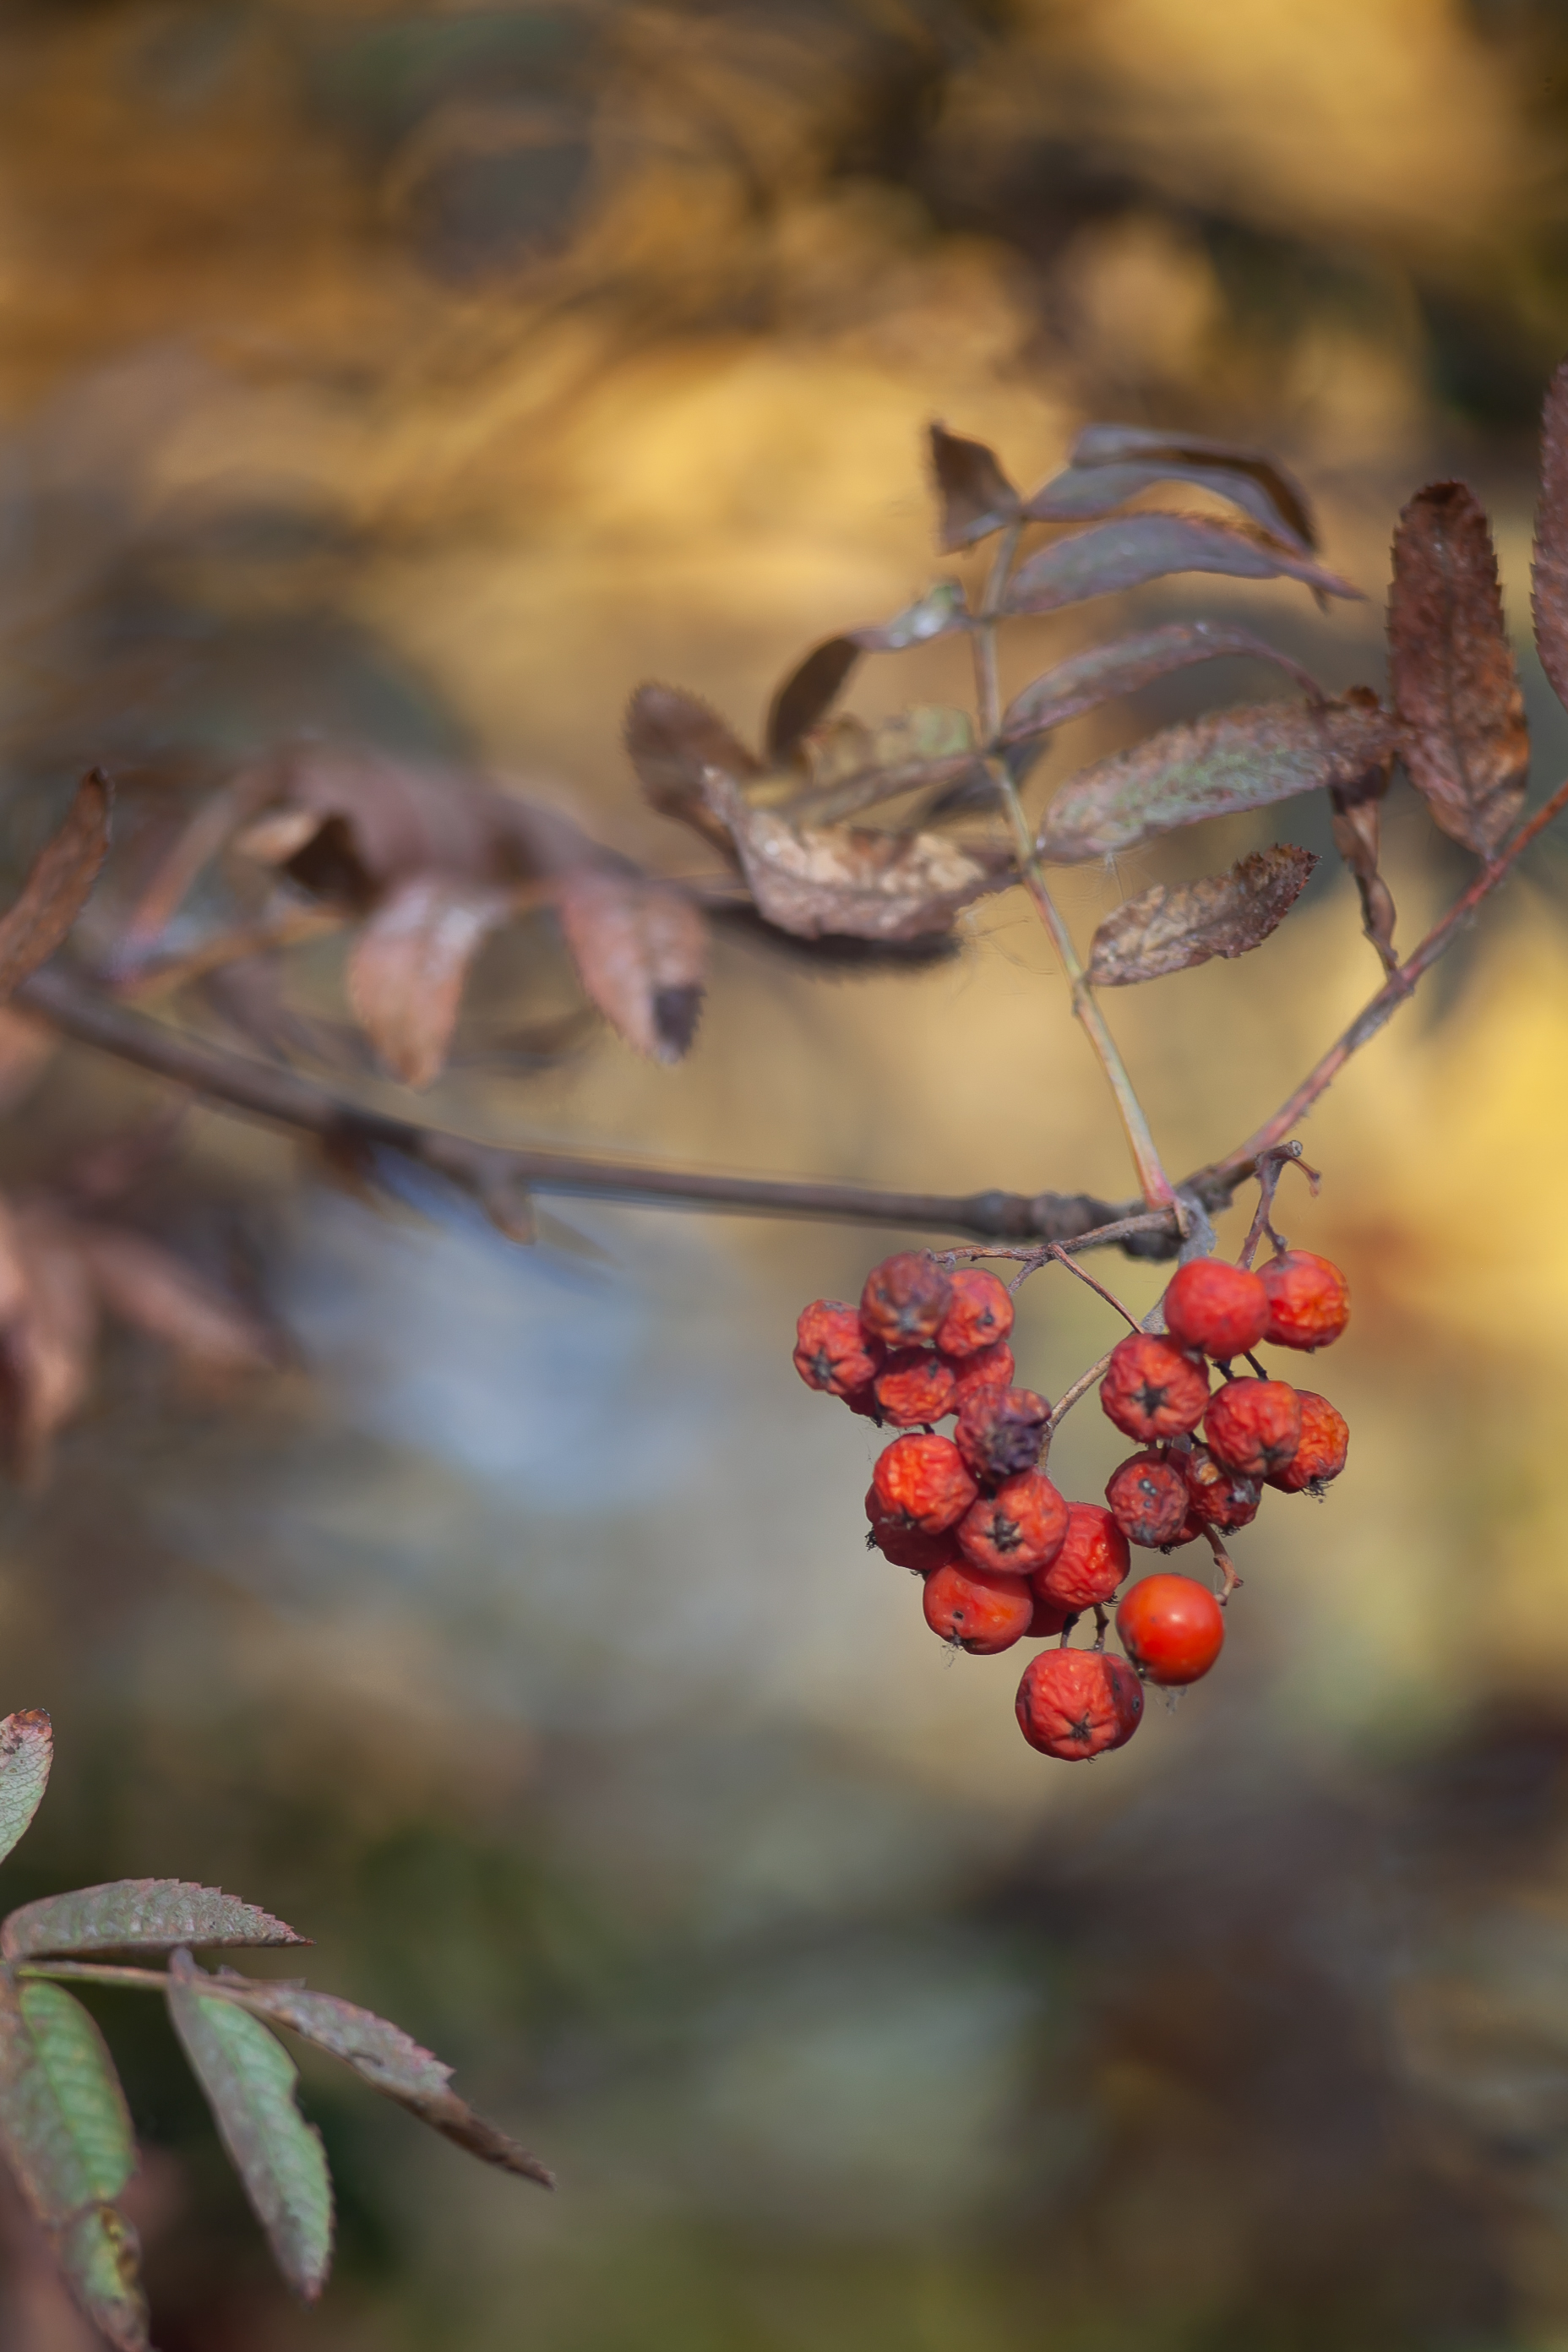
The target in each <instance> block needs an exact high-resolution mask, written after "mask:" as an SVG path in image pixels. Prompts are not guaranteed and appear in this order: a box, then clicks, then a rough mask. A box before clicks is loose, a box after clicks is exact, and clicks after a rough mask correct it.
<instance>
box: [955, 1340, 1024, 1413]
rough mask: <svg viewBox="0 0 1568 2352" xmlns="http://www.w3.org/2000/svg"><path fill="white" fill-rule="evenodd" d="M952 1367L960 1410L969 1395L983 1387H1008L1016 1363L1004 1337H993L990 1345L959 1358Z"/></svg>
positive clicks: (976, 1392) (968, 1398)
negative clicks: (956, 1383) (971, 1354)
mask: <svg viewBox="0 0 1568 2352" xmlns="http://www.w3.org/2000/svg"><path fill="white" fill-rule="evenodd" d="M952 1369H953V1371H954V1373H955V1375H956V1377H957V1381H958V1390H957V1394H958V1410H959V1412H963V1408H964V1406H965V1405H966V1404H967V1403H968V1402H969V1400H970V1398H971V1397H972V1396H974V1395H977V1394H978V1392H979V1391H980V1390H982V1389H1010V1388H1011V1387H1012V1385H1013V1374H1014V1373H1015V1371H1016V1370H1017V1366H1016V1364H1015V1363H1014V1361H1013V1350H1012V1349H1011V1348H1010V1347H1009V1346H1008V1345H1007V1342H1006V1340H1005V1339H994V1340H993V1341H992V1343H991V1345H990V1347H989V1348H982V1349H979V1350H978V1351H977V1352H976V1353H975V1354H974V1355H973V1356H961V1357H959V1358H958V1360H956V1362H955V1363H954V1365H953V1368H952Z"/></svg>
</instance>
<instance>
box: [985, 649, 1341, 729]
mask: <svg viewBox="0 0 1568 2352" xmlns="http://www.w3.org/2000/svg"><path fill="white" fill-rule="evenodd" d="M1225 654H1245V655H1247V656H1249V658H1251V659H1253V660H1255V661H1267V662H1272V663H1274V664H1275V666H1276V667H1278V668H1279V669H1282V670H1285V671H1287V672H1288V673H1289V676H1290V677H1293V678H1294V679H1295V681H1296V683H1297V685H1298V686H1301V687H1304V688H1306V690H1307V692H1308V693H1309V694H1310V695H1319V694H1321V688H1320V687H1319V685H1318V682H1317V680H1316V679H1315V678H1314V677H1312V675H1311V673H1310V671H1309V670H1304V669H1303V668H1302V667H1301V666H1300V663H1299V662H1294V661H1292V660H1291V658H1290V656H1289V654H1282V653H1280V652H1279V651H1278V649H1277V648H1276V647H1275V646H1271V645H1269V644H1268V641H1267V639H1266V638H1263V637H1258V636H1255V635H1253V633H1252V631H1251V630H1250V629H1233V628H1228V627H1223V626H1221V625H1220V624H1219V623H1218V622H1215V621H1173V622H1170V623H1169V624H1168V625H1166V626H1165V627H1163V628H1159V629H1147V630H1144V631H1143V632H1142V634H1141V635H1138V636H1135V637H1117V638H1113V639H1112V640H1111V641H1110V643H1109V644H1107V645H1098V646H1086V647H1085V649H1084V651H1083V652H1082V653H1078V654H1071V655H1069V656H1068V659H1067V660H1066V661H1064V662H1058V664H1057V666H1056V667H1055V668H1054V669H1048V670H1047V671H1045V672H1044V674H1043V675H1042V676H1041V677H1037V678H1036V679H1034V680H1033V682H1032V683H1031V684H1030V685H1028V686H1026V688H1024V690H1023V692H1022V694H1020V695H1018V696H1016V698H1015V699H1014V700H1013V701H1012V703H1010V704H1009V706H1008V708H1007V710H1006V712H1005V715H1004V717H1003V720H1002V740H1003V742H1004V743H1023V742H1026V741H1028V740H1029V739H1030V737H1031V736H1035V735H1043V734H1046V733H1047V732H1048V731H1049V730H1050V729H1051V728H1053V727H1062V726H1065V725H1066V724H1067V722H1068V719H1081V718H1082V716H1083V714H1084V712H1085V711H1087V710H1093V709H1097V708H1098V707H1099V705H1100V703H1102V702H1110V701H1113V700H1114V699H1115V698H1116V697H1117V696H1118V695H1122V694H1132V693H1135V692H1136V691H1137V689H1138V688H1140V687H1142V686H1148V685H1151V684H1152V681H1153V680H1154V679H1155V678H1157V677H1169V676H1170V674H1171V673H1172V671H1173V670H1178V669H1185V668H1187V667H1189V666H1190V665H1191V664H1192V663H1194V662H1205V661H1217V660H1218V659H1219V658H1220V656H1222V655H1225Z"/></svg>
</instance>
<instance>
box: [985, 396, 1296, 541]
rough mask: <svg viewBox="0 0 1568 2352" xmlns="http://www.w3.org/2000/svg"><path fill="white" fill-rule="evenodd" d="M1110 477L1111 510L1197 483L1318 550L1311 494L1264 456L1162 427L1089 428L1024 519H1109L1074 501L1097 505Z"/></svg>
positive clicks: (1099, 510) (1099, 509)
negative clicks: (1165, 485)
mask: <svg viewBox="0 0 1568 2352" xmlns="http://www.w3.org/2000/svg"><path fill="white" fill-rule="evenodd" d="M1105 477H1110V478H1113V479H1114V480H1115V482H1116V495H1115V497H1114V498H1112V499H1111V500H1110V503H1111V504H1112V505H1120V504H1121V500H1122V499H1128V498H1131V497H1132V496H1133V495H1134V494H1135V493H1136V492H1137V491H1139V490H1143V489H1147V488H1150V487H1151V486H1152V484H1153V483H1155V482H1191V483H1193V484H1194V486H1195V487H1196V488H1200V489H1205V490H1214V491H1216V492H1217V493H1218V494H1219V496H1220V497H1221V498H1226V499H1231V500H1232V501H1233V502H1234V503H1235V504H1236V505H1237V506H1239V507H1241V508H1242V509H1244V510H1245V511H1246V512H1247V513H1248V514H1249V515H1251V517H1252V519H1253V520H1254V521H1255V522H1259V523H1261V524H1262V525H1263V527H1264V529H1265V530H1269V531H1273V532H1275V533H1277V534H1278V536H1279V538H1281V539H1285V540H1289V541H1292V542H1293V543H1294V544H1295V545H1297V546H1298V547H1301V548H1306V549H1311V548H1315V547H1316V546H1317V544H1318V533H1317V529H1316V526H1315V524H1314V523H1313V520H1312V510H1311V507H1310V503H1309V501H1308V498H1307V493H1306V492H1305V490H1304V489H1303V488H1301V485H1300V482H1298V481H1297V480H1296V479H1295V478H1294V477H1293V476H1291V475H1290V474H1288V473H1287V472H1286V470H1285V468H1284V467H1283V466H1281V465H1280V464H1279V461H1278V459H1276V458H1273V457H1269V456H1268V452H1267V451H1266V450H1262V449H1246V448H1241V447H1238V446H1237V445H1236V444H1235V443H1234V442H1230V441H1211V440H1208V439H1205V437H1204V436H1202V435H1201V434H1194V433H1166V432H1163V430H1162V429H1161V428H1160V427H1159V426H1158V425H1085V427H1084V429H1083V431H1082V432H1081V433H1080V434H1079V436H1078V439H1077V440H1076V441H1075V442H1074V443H1073V446H1072V447H1071V449H1070V450H1069V451H1068V470H1067V472H1066V473H1064V474H1058V476H1057V478H1056V479H1055V480H1054V481H1051V482H1047V484H1046V485H1045V488H1043V489H1039V490H1037V491H1036V493H1035V495H1034V497H1033V498H1032V499H1030V500H1029V502H1028V504H1027V506H1026V508H1025V509H1024V511H1025V512H1026V514H1027V515H1028V516H1029V517H1030V519H1031V520H1035V521H1040V522H1047V521H1051V522H1054V521H1059V520H1068V519H1069V518H1070V517H1072V516H1074V515H1079V514H1082V515H1089V514H1097V513H1098V514H1103V513H1105V512H1107V511H1108V510H1109V509H1108V508H1106V507H1102V506H1100V507H1097V506H1094V505H1091V504H1089V503H1084V504H1078V503H1074V501H1075V500H1078V499H1083V500H1089V499H1092V498H1093V496H1094V486H1095V483H1096V480H1097V478H1100V479H1101V480H1103V478H1105ZM1104 488H1105V489H1109V488H1110V482H1109V481H1106V482H1104ZM1102 494H1103V492H1102Z"/></svg>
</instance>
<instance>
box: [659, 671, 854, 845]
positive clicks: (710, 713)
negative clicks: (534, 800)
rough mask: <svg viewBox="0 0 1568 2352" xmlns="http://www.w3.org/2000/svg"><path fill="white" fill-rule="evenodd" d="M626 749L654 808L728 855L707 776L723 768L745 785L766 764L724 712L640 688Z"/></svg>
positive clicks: (669, 690)
mask: <svg viewBox="0 0 1568 2352" xmlns="http://www.w3.org/2000/svg"><path fill="white" fill-rule="evenodd" d="M834 692H835V693H837V687H836V688H834ZM828 700H829V701H831V700H832V695H829V697H828ZM824 708H825V709H826V704H825V705H824ZM808 723H809V722H808ZM626 751H627V753H628V755H629V757H630V759H631V763H632V766H633V767H634V768H635V769H636V771H637V776H638V778H639V780H640V782H641V783H642V788H643V790H644V792H645V793H647V797H648V799H649V800H650V801H651V802H652V803H653V805H654V807H655V808H656V809H658V810H659V811H660V812H661V813H662V814H664V815H665V816H673V817H679V819H680V820H681V821H682V823H683V824H691V825H695V826H696V828H697V830H698V832H699V833H700V834H702V835H705V836H706V838H707V839H708V840H710V841H711V842H713V843H714V844H716V845H717V846H718V847H719V848H721V849H722V850H723V851H724V853H725V855H726V856H729V855H730V854H731V850H730V836H729V835H728V834H727V833H726V832H725V830H724V828H723V826H722V825H721V824H719V823H718V821H717V820H716V819H715V817H714V815H713V814H712V811H711V810H710V808H709V806H708V803H707V802H706V800H705V799H704V798H703V794H702V776H703V772H704V770H705V769H708V768H721V769H722V770H723V772H724V773H725V774H726V775H727V776H733V777H734V778H735V779H736V780H737V782H742V783H743V782H746V781H747V780H748V779H749V778H751V777H752V776H757V775H760V774H761V773H762V763H761V761H759V760H758V759H757V758H756V757H755V755H754V754H753V753H752V752H751V751H747V749H746V747H745V745H744V744H743V743H742V741H741V740H740V738H739V737H738V736H737V735H735V734H734V733H732V732H731V730H730V728H729V727H727V726H726V725H725V723H724V721H723V719H721V718H720V716H719V714H718V712H717V711H716V710H710V709H709V707H708V705H707V704H706V703H705V702H702V701H700V699H699V698H698V697H697V696H696V695H695V694H686V693H684V692H682V690H681V689H680V688H679V687H674V686H658V685H653V684H650V685H647V686H639V687H638V688H637V692H636V693H635V694H634V695H633V697H632V698H631V701H630V703H629V705H628V706H627V709H626Z"/></svg>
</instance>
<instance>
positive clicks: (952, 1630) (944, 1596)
mask: <svg viewBox="0 0 1568 2352" xmlns="http://www.w3.org/2000/svg"><path fill="white" fill-rule="evenodd" d="M922 1605H923V1607H924V1609H925V1621H926V1623H927V1624H928V1625H929V1626H930V1627H931V1632H932V1633H939V1634H940V1635H941V1636H942V1640H943V1641H944V1642H952V1643H953V1644H954V1646H955V1647H956V1648H958V1649H961V1650H969V1651H972V1652H973V1654H974V1655H975V1656H976V1657H982V1658H989V1657H994V1656H995V1654H996V1653H997V1651H998V1650H1010V1649H1011V1648H1012V1646H1013V1644H1014V1643H1015V1642H1021V1641H1022V1640H1023V1638H1024V1636H1025V1634H1026V1633H1027V1632H1028V1630H1029V1623H1030V1620H1031V1619H1032V1617H1033V1615H1034V1612H1035V1596H1034V1594H1033V1593H1032V1592H1031V1591H1030V1590H1029V1587H1028V1585H1027V1584H1026V1582H1025V1580H1024V1579H1023V1578H1022V1577H1021V1576H993V1575H992V1573H991V1571H990V1570H989V1569H984V1568H974V1567H972V1566H971V1564H970V1563H969V1561H968V1560H959V1561H956V1562H954V1563H952V1565H950V1566H949V1567H946V1568H939V1569H938V1570H936V1571H935V1573H934V1574H933V1575H931V1576H928V1577H927V1579H926V1582H925V1593H924V1598H923V1603H922Z"/></svg>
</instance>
